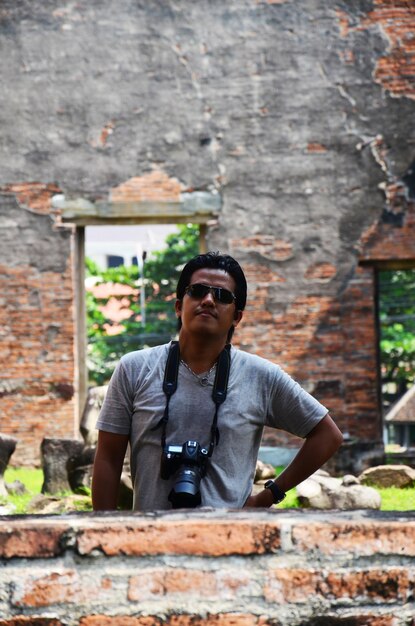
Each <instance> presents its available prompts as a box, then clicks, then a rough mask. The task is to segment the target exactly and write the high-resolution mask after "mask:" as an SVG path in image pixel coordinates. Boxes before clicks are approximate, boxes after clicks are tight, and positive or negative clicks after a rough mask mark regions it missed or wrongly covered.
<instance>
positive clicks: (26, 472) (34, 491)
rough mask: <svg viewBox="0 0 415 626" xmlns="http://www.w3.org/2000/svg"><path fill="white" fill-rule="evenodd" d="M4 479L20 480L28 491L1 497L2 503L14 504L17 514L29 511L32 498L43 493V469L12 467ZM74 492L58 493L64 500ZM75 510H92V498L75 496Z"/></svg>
mask: <svg viewBox="0 0 415 626" xmlns="http://www.w3.org/2000/svg"><path fill="white" fill-rule="evenodd" d="M4 480H5V482H6V483H12V482H14V481H15V480H19V481H20V482H21V483H23V484H24V486H25V487H26V492H25V493H23V494H9V496H8V497H7V498H6V499H4V498H3V499H1V498H0V504H3V503H5V504H7V503H11V504H13V505H14V506H15V507H16V509H15V511H14V513H16V514H24V513H27V510H28V507H29V504H30V502H31V500H32V499H33V498H34V497H35V496H36V495H39V494H40V493H41V489H42V484H43V471H42V470H41V469H31V468H27V467H19V468H13V467H10V468H8V469H6V471H5V474H4ZM73 495H74V494H73V493H72V492H70V493H66V492H65V493H61V494H57V497H61V498H62V500H63V499H64V498H67V497H68V496H73ZM72 505H73V510H74V511H75V510H76V511H91V510H92V504H91V502H90V500H89V501H88V500H86V499H85V498H79V499H76V498H73V500H72Z"/></svg>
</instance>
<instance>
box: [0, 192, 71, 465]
mask: <svg viewBox="0 0 415 626" xmlns="http://www.w3.org/2000/svg"><path fill="white" fill-rule="evenodd" d="M54 192H56V188H55V187H54V186H52V185H50V186H47V185H40V184H32V183H31V184H25V185H14V186H9V187H8V188H6V189H3V192H2V193H0V219H1V220H2V224H3V228H2V229H1V232H0V247H1V249H2V254H1V260H0V293H1V294H2V306H1V307H0V337H1V343H0V350H1V362H2V371H1V376H0V405H1V419H0V431H1V432H2V433H5V434H7V435H11V436H14V437H17V439H18V446H17V448H16V452H15V454H14V455H13V462H14V463H17V464H21V465H33V464H35V463H39V448H40V443H41V441H42V439H43V437H73V436H74V435H75V425H74V404H73V396H74V359H73V350H74V347H73V346H74V315H73V283H72V280H73V278H72V268H71V256H70V255H71V245H70V235H71V229H69V228H68V227H62V226H59V225H57V224H56V223H55V221H54V220H53V218H52V216H51V215H50V197H51V195H52V194H53V193H54Z"/></svg>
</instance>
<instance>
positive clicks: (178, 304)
mask: <svg viewBox="0 0 415 626" xmlns="http://www.w3.org/2000/svg"><path fill="white" fill-rule="evenodd" d="M174 310H175V311H176V317H180V316H181V314H182V301H181V300H176V302H175V303H174Z"/></svg>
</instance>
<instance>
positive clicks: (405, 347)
mask: <svg viewBox="0 0 415 626" xmlns="http://www.w3.org/2000/svg"><path fill="white" fill-rule="evenodd" d="M378 286H379V320H380V360H381V372H382V384H383V397H384V404H385V408H387V407H388V406H389V404H390V403H391V402H394V401H395V400H397V399H398V398H399V397H400V396H402V395H403V394H404V393H405V391H406V390H407V389H408V387H410V386H411V385H413V384H414V381H415V270H394V271H392V270H390V271H383V272H379V274H378Z"/></svg>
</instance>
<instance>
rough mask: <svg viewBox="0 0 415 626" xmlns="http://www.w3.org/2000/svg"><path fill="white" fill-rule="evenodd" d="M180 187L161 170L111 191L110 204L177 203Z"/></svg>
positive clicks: (134, 179)
mask: <svg viewBox="0 0 415 626" xmlns="http://www.w3.org/2000/svg"><path fill="white" fill-rule="evenodd" d="M182 190H183V189H182V185H181V183H180V182H179V181H178V180H177V179H176V178H169V176H168V175H167V174H166V173H165V172H162V171H161V170H154V171H153V172H149V173H147V174H143V175H142V176H135V177H133V178H130V179H129V180H127V181H126V182H124V183H122V184H121V185H119V186H118V187H114V188H113V189H112V190H111V194H110V196H111V201H112V202H145V201H153V202H179V201H180V194H181V192H182Z"/></svg>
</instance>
